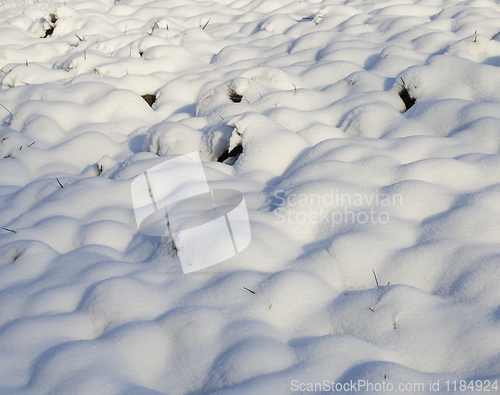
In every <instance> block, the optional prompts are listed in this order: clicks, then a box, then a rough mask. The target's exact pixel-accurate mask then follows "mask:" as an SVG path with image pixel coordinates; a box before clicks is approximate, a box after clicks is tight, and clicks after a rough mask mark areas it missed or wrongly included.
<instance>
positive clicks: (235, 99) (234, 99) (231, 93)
mask: <svg viewBox="0 0 500 395" xmlns="http://www.w3.org/2000/svg"><path fill="white" fill-rule="evenodd" d="M229 98H230V99H231V101H232V102H233V103H239V102H241V99H242V98H243V96H241V95H240V94H238V93H236V91H234V90H232V89H231V90H229Z"/></svg>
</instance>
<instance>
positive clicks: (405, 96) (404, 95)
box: [399, 87, 417, 111]
mask: <svg viewBox="0 0 500 395" xmlns="http://www.w3.org/2000/svg"><path fill="white" fill-rule="evenodd" d="M399 97H400V98H401V100H403V103H404V104H405V107H406V110H405V111H408V110H409V109H410V108H412V107H413V105H414V104H415V102H416V101H417V99H415V98H413V97H411V96H410V92H408V89H406V87H403V89H402V90H401V91H400V92H399Z"/></svg>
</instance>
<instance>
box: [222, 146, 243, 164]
mask: <svg viewBox="0 0 500 395" xmlns="http://www.w3.org/2000/svg"><path fill="white" fill-rule="evenodd" d="M242 153H243V146H242V145H241V144H238V145H237V146H236V147H234V148H233V149H232V150H231V151H229V148H228V149H227V151H225V152H223V153H222V155H221V156H219V157H218V158H217V162H221V163H223V162H224V161H226V160H227V159H229V158H234V159H233V160H231V161H230V163H229V161H228V163H227V164H228V165H233V164H234V162H236V160H237V159H238V157H239V156H240V155H241V154H242Z"/></svg>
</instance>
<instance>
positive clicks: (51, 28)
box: [42, 26, 54, 38]
mask: <svg viewBox="0 0 500 395" xmlns="http://www.w3.org/2000/svg"><path fill="white" fill-rule="evenodd" d="M52 33H54V27H53V26H51V27H49V28H48V29H47V30H45V36H43V37H42V38H47V37H50V36H52Z"/></svg>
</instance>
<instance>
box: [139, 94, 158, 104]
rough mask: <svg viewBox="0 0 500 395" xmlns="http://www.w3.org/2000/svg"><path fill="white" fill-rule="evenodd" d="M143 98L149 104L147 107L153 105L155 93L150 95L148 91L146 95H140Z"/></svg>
mask: <svg viewBox="0 0 500 395" xmlns="http://www.w3.org/2000/svg"><path fill="white" fill-rule="evenodd" d="M141 97H142V98H143V99H144V100H146V103H148V104H149V107H151V106H152V105H153V103H154V102H155V101H156V96H155V95H150V94H149V93H148V94H147V95H142V96H141Z"/></svg>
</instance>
